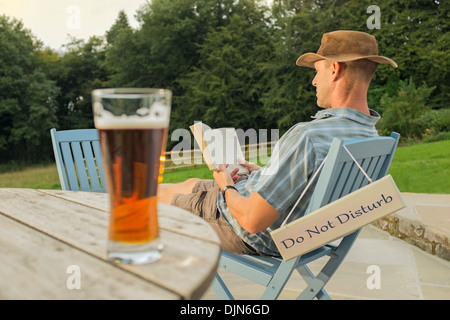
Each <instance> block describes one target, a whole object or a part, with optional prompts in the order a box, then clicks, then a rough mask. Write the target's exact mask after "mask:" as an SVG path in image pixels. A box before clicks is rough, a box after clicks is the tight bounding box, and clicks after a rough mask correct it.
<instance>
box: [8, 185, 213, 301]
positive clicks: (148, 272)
mask: <svg viewBox="0 0 450 320" xmlns="http://www.w3.org/2000/svg"><path fill="white" fill-rule="evenodd" d="M51 193H52V192H50V191H45V192H43V191H37V190H30V189H1V193H0V212H2V213H3V214H4V215H7V216H9V217H11V218H12V219H16V220H18V221H20V222H21V223H23V224H25V225H29V226H32V227H33V228H36V229H38V230H40V231H41V232H44V233H46V234H48V235H49V236H51V237H53V238H55V239H59V240H60V241H64V242H67V243H69V244H70V245H71V246H74V247H76V248H79V249H80V250H83V251H86V252H88V253H89V254H92V255H93V256H95V257H98V258H100V259H103V260H104V261H105V263H109V262H108V261H106V238H107V223H108V222H107V220H108V214H107V213H106V212H107V202H108V200H107V199H108V198H107V197H105V196H107V195H105V194H97V195H95V194H89V193H73V192H67V191H59V192H54V193H53V194H51ZM64 197H74V198H77V197H78V200H76V199H71V201H67V200H65V199H64ZM95 199H100V200H95ZM79 202H83V203H84V202H86V203H87V204H88V205H89V206H90V207H89V206H86V205H83V204H80V203H79ZM96 208H98V209H96ZM99 209H100V210H99ZM165 209H172V207H170V208H169V207H166V208H165ZM171 212H172V211H168V213H167V218H166V219H164V218H163V217H165V216H166V214H163V215H161V221H160V225H161V241H162V243H163V245H164V250H163V258H162V259H161V260H160V261H158V262H157V263H152V264H148V265H143V266H129V265H120V266H118V267H119V268H123V269H125V270H128V271H131V272H133V273H136V274H137V275H139V276H140V277H142V278H143V279H147V280H149V281H151V282H154V283H157V284H158V285H160V286H165V287H166V288H167V289H168V290H170V291H172V292H174V293H177V294H179V295H180V296H182V297H184V298H198V297H200V296H201V294H203V292H204V291H205V290H206V289H207V286H208V285H206V287H205V285H204V284H205V283H208V284H209V283H210V281H211V279H212V277H213V276H214V275H215V270H216V267H217V261H218V257H219V254H220V249H219V240H218V237H217V235H216V234H215V232H214V231H212V229H211V228H209V226H208V225H206V222H204V221H203V220H200V221H195V219H200V218H198V217H196V216H194V215H192V214H190V213H186V212H182V214H180V212H177V213H176V214H172V213H171ZM43 213H45V214H43ZM178 217H179V218H178ZM185 219H193V220H194V223H192V220H189V221H186V220H185ZM61 222H63V223H61ZM187 225H190V226H189V227H187ZM205 226H206V227H205ZM202 233H204V234H202ZM189 235H193V236H195V238H193V237H192V236H189Z"/></svg>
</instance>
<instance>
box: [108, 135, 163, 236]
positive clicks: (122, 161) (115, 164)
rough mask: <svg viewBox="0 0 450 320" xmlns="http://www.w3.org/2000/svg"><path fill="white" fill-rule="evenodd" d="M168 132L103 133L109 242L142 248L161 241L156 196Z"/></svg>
mask: <svg viewBox="0 0 450 320" xmlns="http://www.w3.org/2000/svg"><path fill="white" fill-rule="evenodd" d="M166 139H167V128H151V129H109V130H100V140H101V145H102V152H103V156H104V161H105V163H107V164H108V165H107V167H106V168H105V174H106V180H107V183H108V185H107V188H108V190H111V192H110V199H111V201H110V202H111V217H110V220H111V221H110V224H109V239H110V240H112V241H117V242H121V243H130V244H142V243H146V242H149V241H153V240H155V239H156V238H158V221H157V219H158V217H157V201H156V192H157V187H158V182H159V181H160V180H161V178H162V171H161V168H163V166H162V164H161V160H160V158H161V155H163V154H164V152H165V145H166Z"/></svg>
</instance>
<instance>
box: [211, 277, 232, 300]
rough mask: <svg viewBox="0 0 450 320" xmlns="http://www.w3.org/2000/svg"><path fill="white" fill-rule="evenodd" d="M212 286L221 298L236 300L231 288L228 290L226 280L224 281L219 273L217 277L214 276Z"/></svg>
mask: <svg viewBox="0 0 450 320" xmlns="http://www.w3.org/2000/svg"><path fill="white" fill-rule="evenodd" d="M211 286H212V288H213V289H214V292H215V293H216V295H217V297H218V298H219V299H220V300H234V297H233V295H232V294H231V292H230V290H228V288H227V286H226V285H225V282H223V280H222V278H221V277H220V276H219V274H218V273H217V274H216V277H215V278H214V280H213V282H212V284H211Z"/></svg>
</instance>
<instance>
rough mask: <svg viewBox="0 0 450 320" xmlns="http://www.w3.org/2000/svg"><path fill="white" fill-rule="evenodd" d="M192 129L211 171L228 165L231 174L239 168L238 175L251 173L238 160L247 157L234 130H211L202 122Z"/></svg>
mask: <svg viewBox="0 0 450 320" xmlns="http://www.w3.org/2000/svg"><path fill="white" fill-rule="evenodd" d="M190 128H191V131H192V132H193V134H194V137H195V139H196V141H197V144H198V145H199V146H200V149H201V150H202V153H203V158H204V160H205V162H206V164H207V165H208V167H209V169H211V170H217V169H219V165H220V164H228V165H229V166H228V171H230V172H231V171H233V170H234V169H235V168H239V172H238V174H240V175H241V174H248V173H249V172H248V169H247V168H245V167H243V166H242V165H240V164H239V162H238V160H237V159H238V158H239V159H242V160H244V159H245V157H244V154H243V152H242V149H241V145H240V143H239V139H238V136H237V133H236V130H235V129H234V128H221V129H211V128H210V127H209V126H207V125H205V124H203V123H201V122H198V123H196V124H195V125H193V126H191V127H190Z"/></svg>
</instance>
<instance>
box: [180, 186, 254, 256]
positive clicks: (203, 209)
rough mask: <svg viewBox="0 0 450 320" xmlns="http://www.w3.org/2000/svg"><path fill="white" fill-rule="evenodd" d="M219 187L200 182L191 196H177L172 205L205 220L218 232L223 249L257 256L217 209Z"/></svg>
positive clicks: (193, 189)
mask: <svg viewBox="0 0 450 320" xmlns="http://www.w3.org/2000/svg"><path fill="white" fill-rule="evenodd" d="M219 190H220V189H219V186H218V185H217V183H216V182H215V181H214V180H199V181H197V183H196V184H195V185H194V187H193V188H192V193H190V194H177V195H175V196H174V198H173V199H172V202H171V204H172V205H173V206H176V207H179V208H181V209H184V210H187V211H190V212H192V213H193V214H195V215H197V216H199V217H201V218H203V219H205V220H206V221H207V222H208V223H209V224H210V225H211V227H212V228H213V229H214V230H215V231H216V232H217V234H218V235H219V238H220V240H221V248H222V249H223V250H226V251H230V252H235V253H238V254H257V253H256V251H255V250H254V249H252V248H251V247H250V246H248V245H247V244H245V243H244V242H243V241H242V239H241V238H240V237H239V236H238V235H237V234H236V233H235V232H234V231H233V229H232V228H231V227H230V225H229V224H228V223H227V222H226V221H225V219H224V218H223V217H222V215H221V214H220V212H219V210H218V208H217V197H218V193H219Z"/></svg>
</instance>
